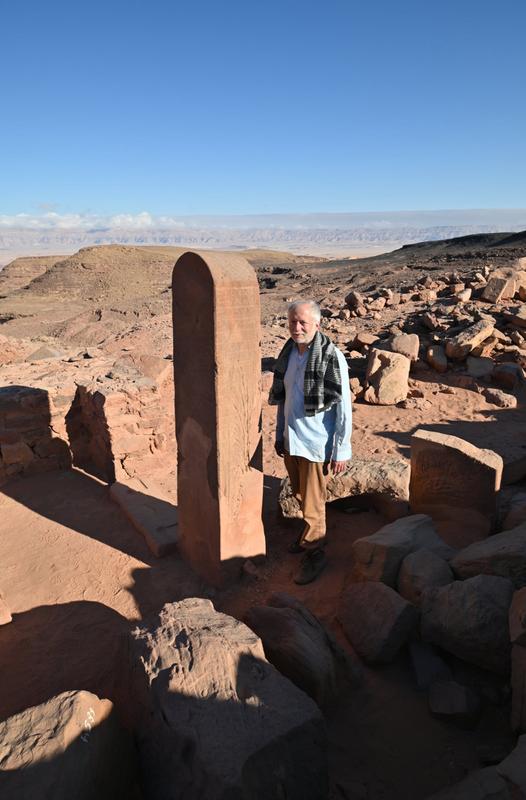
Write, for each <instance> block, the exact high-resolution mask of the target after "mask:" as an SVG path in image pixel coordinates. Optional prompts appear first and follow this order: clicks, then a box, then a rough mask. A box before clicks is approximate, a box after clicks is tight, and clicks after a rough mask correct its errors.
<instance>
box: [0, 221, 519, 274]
mask: <svg viewBox="0 0 526 800" xmlns="http://www.w3.org/2000/svg"><path fill="white" fill-rule="evenodd" d="M525 229H526V209H442V210H440V209H438V210H424V211H383V212H380V211H376V212H336V213H330V212H320V213H315V212H312V213H309V214H300V213H296V214H244V215H239V214H237V215H225V214H223V215H158V216H157V215H153V214H150V213H149V212H141V213H139V214H114V215H108V216H103V215H97V214H92V213H91V214H89V213H84V214H67V215H61V214H58V213H56V212H49V211H48V212H46V213H43V214H40V215H30V214H22V215H20V214H19V215H10V216H8V215H0V265H5V264H6V263H8V262H9V261H11V260H13V259H14V258H16V257H19V256H24V255H26V256H38V255H48V254H53V255H55V254H56V255H61V254H67V253H71V252H74V251H76V250H78V249H80V248H81V247H88V246H91V245H106V244H122V245H141V246H144V245H163V246H166V245H171V246H179V247H181V246H182V247H190V248H192V247H194V248H204V249H218V250H226V249H239V250H244V249H251V248H258V249H269V250H284V251H287V252H293V253H297V254H299V255H319V256H328V257H331V256H332V257H341V256H349V257H357V256H363V255H376V254H378V253H382V252H387V251H389V250H395V249H397V248H398V247H401V246H402V245H404V244H411V243H413V242H418V241H430V240H433V239H449V238H453V237H455V236H465V235H468V234H473V233H490V232H496V233H497V232H506V231H510V232H515V231H520V230H525Z"/></svg>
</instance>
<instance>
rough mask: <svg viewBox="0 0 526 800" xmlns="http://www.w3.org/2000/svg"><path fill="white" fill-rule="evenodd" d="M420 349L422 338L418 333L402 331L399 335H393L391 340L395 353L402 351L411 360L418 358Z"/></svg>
mask: <svg viewBox="0 0 526 800" xmlns="http://www.w3.org/2000/svg"><path fill="white" fill-rule="evenodd" d="M419 349H420V339H419V338H418V336H417V335H416V333H401V334H399V335H398V336H393V338H392V340H391V350H392V351H393V353H400V354H401V355H403V356H406V358H408V359H409V360H410V361H417V360H418V351H419Z"/></svg>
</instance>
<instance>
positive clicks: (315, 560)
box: [294, 548, 327, 586]
mask: <svg viewBox="0 0 526 800" xmlns="http://www.w3.org/2000/svg"><path fill="white" fill-rule="evenodd" d="M326 564H327V558H326V556H325V552H324V551H323V550H320V549H319V548H318V549H317V550H307V551H306V552H305V555H304V556H303V558H302V559H301V564H300V568H299V570H298V572H297V573H296V575H294V583H297V584H299V585H300V586H303V585H304V584H306V583H311V582H312V581H313V580H315V579H316V578H317V577H318V575H319V574H320V572H322V571H323V570H324V568H325V566H326Z"/></svg>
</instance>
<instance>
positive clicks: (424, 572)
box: [398, 547, 454, 606]
mask: <svg viewBox="0 0 526 800" xmlns="http://www.w3.org/2000/svg"><path fill="white" fill-rule="evenodd" d="M453 580H454V577H453V573H452V571H451V567H450V566H449V564H448V563H447V561H446V560H445V559H443V558H441V557H440V556H438V555H437V554H436V553H433V552H432V551H431V550H427V549H426V548H425V547H424V548H422V549H421V550H416V551H415V552H414V553H409V555H408V556H406V557H405V558H404V560H403V561H402V566H401V567H400V572H399V573H398V591H399V593H400V594H401V595H402V597H405V599H406V600H409V602H410V603H413V604H414V605H416V606H419V605H420V603H421V601H422V594H423V593H424V592H425V591H426V590H427V589H429V588H431V587H432V586H447V584H448V583H451V582H452V581H453Z"/></svg>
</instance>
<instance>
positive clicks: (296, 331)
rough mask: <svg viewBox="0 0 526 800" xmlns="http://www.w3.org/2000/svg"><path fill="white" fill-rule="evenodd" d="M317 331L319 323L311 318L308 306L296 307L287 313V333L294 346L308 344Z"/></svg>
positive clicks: (310, 309)
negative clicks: (288, 332) (294, 343)
mask: <svg viewBox="0 0 526 800" xmlns="http://www.w3.org/2000/svg"><path fill="white" fill-rule="evenodd" d="M319 329H320V323H319V322H318V321H317V320H316V318H315V317H313V315H312V308H311V307H310V306H307V305H306V306H296V308H294V309H292V311H289V331H290V335H291V338H292V339H293V341H294V342H296V344H299V345H302V344H303V345H307V344H310V343H311V342H312V340H313V339H314V337H315V335H316V331H318V330H319Z"/></svg>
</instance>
